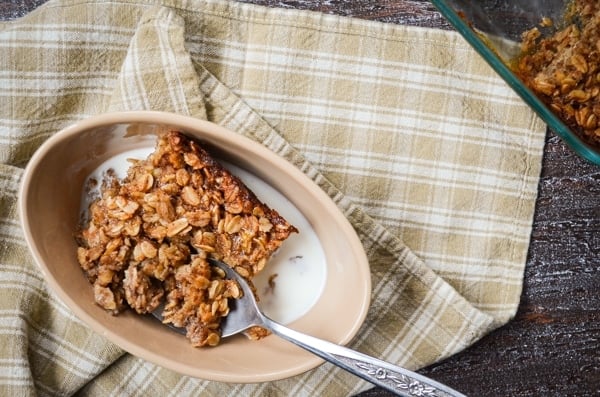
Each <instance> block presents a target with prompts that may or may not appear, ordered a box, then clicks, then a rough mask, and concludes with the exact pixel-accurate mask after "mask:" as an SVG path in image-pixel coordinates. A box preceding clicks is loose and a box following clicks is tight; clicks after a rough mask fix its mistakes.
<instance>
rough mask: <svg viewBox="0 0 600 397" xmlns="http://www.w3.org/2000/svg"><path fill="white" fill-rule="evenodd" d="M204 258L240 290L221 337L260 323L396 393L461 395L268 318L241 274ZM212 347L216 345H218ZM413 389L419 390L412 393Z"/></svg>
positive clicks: (408, 395) (273, 331)
mask: <svg viewBox="0 0 600 397" xmlns="http://www.w3.org/2000/svg"><path fill="white" fill-rule="evenodd" d="M208 261H209V262H210V263H211V265H213V266H217V267H219V268H220V269H222V270H223V271H224V272H225V274H226V277H227V278H229V279H231V280H235V281H236V282H237V284H238V285H239V287H240V288H241V290H242V291H243V296H242V297H241V298H239V299H230V311H229V314H228V315H227V316H226V317H224V318H223V321H222V323H221V331H222V334H221V337H222V338H225V337H228V336H232V335H235V334H238V333H240V332H244V331H245V330H247V329H248V328H250V327H254V326H260V327H263V328H266V329H268V330H269V331H271V332H272V333H273V334H275V335H277V336H279V337H281V338H283V339H285V340H287V341H289V342H292V343H294V344H296V345H297V346H300V347H302V348H303V349H306V350H308V351H309V352H311V353H314V354H316V355H318V356H319V357H321V358H323V359H325V360H327V361H329V362H331V363H332V364H335V365H337V366H338V367H340V368H343V369H345V370H346V371H349V372H351V373H353V374H354V375H357V376H359V377H361V378H363V379H365V380H367V381H369V382H371V383H373V384H374V385H377V386H379V387H382V388H384V389H386V390H388V391H391V392H393V393H395V394H397V395H400V396H407V397H410V396H415V395H421V396H454V397H458V396H464V395H463V394H461V393H459V392H457V391H455V390H453V389H451V388H450V387H448V386H445V385H443V384H441V383H439V382H436V381H434V380H432V379H429V378H427V377H425V376H422V375H420V374H417V373H415V372H412V371H410V370H407V369H405V368H402V367H398V366H396V365H394V364H391V363H388V362H385V361H382V360H379V359H377V358H374V357H370V356H368V355H366V354H363V353H360V352H357V351H355V350H352V349H350V348H347V347H344V346H340V345H338V344H335V343H331V342H328V341H325V340H322V339H319V338H315V337H313V336H310V335H306V334H303V333H301V332H298V331H295V330H293V329H290V328H288V327H286V326H284V325H282V324H280V323H278V322H276V321H274V320H272V319H270V318H269V317H267V316H266V315H265V314H264V313H262V311H261V310H260V308H259V307H258V304H257V302H256V299H255V298H254V294H253V293H252V290H251V288H250V286H249V284H248V283H247V282H246V280H245V279H244V278H243V277H242V276H240V275H239V274H238V273H237V272H236V271H235V270H233V269H232V268H231V267H230V266H229V265H227V264H226V263H223V262H221V261H218V260H216V259H212V258H209V259H208ZM155 315H156V313H155ZM257 343H259V342H257ZM216 348H217V349H218V347H216ZM415 391H419V393H421V394H415Z"/></svg>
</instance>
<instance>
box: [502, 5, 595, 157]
mask: <svg viewBox="0 0 600 397" xmlns="http://www.w3.org/2000/svg"><path fill="white" fill-rule="evenodd" d="M564 19H565V20H564V21H559V22H558V23H556V26H557V29H556V31H555V32H554V33H553V34H552V35H549V36H548V37H543V36H542V33H541V31H540V30H539V29H538V28H533V29H531V30H528V31H527V32H524V34H523V42H522V46H521V50H522V55H521V56H520V58H519V59H518V61H517V62H516V64H515V65H514V67H513V70H514V71H515V73H516V75H517V76H519V78H521V80H523V82H524V83H525V85H527V86H528V87H529V88H530V89H531V90H533V91H534V92H535V94H536V95H537V96H538V97H539V98H540V99H541V100H542V101H543V102H544V103H546V104H547V105H548V106H549V107H550V109H551V110H552V111H553V112H554V113H555V114H556V115H557V116H558V117H560V118H561V119H562V120H563V121H564V123H565V124H566V125H568V126H569V128H571V129H572V130H573V132H575V133H576V134H577V135H578V136H579V137H580V138H581V139H582V140H584V141H585V142H587V143H588V144H590V145H592V146H595V147H596V148H600V2H599V1H598V0H573V1H572V2H570V3H569V9H568V10H567V13H566V15H565V18H564ZM541 25H542V26H545V27H547V26H548V25H550V26H552V25H554V22H552V21H549V20H547V19H546V20H543V21H542V23H541Z"/></svg>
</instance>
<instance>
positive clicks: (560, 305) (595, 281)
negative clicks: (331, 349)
mask: <svg viewBox="0 0 600 397" xmlns="http://www.w3.org/2000/svg"><path fill="white" fill-rule="evenodd" d="M44 1H45V0H10V1H1V0H0V19H4V20H7V19H14V18H17V17H19V16H22V15H25V14H26V13H27V12H29V11H31V10H33V9H34V8H36V7H38V6H39V5H40V4H42V3H44ZM246 2H249V3H255V4H262V5H266V6H272V7H285V8H295V9H310V10H315V11H321V12H325V13H331V14H339V15H345V16H351V17H356V18H364V19H371V20H378V21H382V22H387V23H398V24H409V25H418V26H428V27H436V28H441V29H452V28H451V27H450V25H449V24H448V23H447V22H446V21H445V20H444V18H443V17H442V16H441V15H440V14H439V13H438V12H437V10H436V9H435V8H434V7H433V6H432V5H431V4H430V3H429V2H428V1H426V0H397V1H394V0H329V1H324V0H297V1H293V0H250V1H246ZM420 372H421V373H423V374H425V375H427V376H430V377H432V378H434V379H436V380H439V381H441V382H443V383H446V384H448V385H449V386H452V387H454V388H456V389H457V390H460V391H462V392H463V393H465V394H467V395H469V396H561V397H562V396H594V395H595V396H600V167H599V166H596V165H593V164H590V163H588V162H586V161H585V160H582V159H581V158H579V157H577V156H576V155H575V154H574V153H573V152H572V151H571V150H570V149H569V148H567V147H566V146H565V144H564V143H563V142H562V141H561V140H560V139H559V138H557V137H556V136H555V135H554V134H553V133H552V132H551V131H549V132H548V134H547V138H546V147H545V149H544V160H543V171H542V178H541V180H540V184H539V196H538V200H537V205H536V212H535V219H534V226H533V233H532V238H531V246H530V248H529V254H528V259H527V266H526V269H525V283H524V289H523V295H522V298H521V304H520V308H519V311H518V313H517V315H516V318H515V319H514V320H513V321H511V322H510V323H509V324H507V325H506V326H504V327H502V328H500V329H498V330H496V331H494V332H492V333H491V334H490V335H488V336H486V337H485V338H483V339H482V340H481V341H479V342H478V343H476V344H475V345H474V346H472V347H471V348H469V349H467V350H465V351H463V352H461V353H459V354H457V355H455V356H453V357H451V358H449V359H447V360H445V361H443V362H441V363H438V364H436V365H432V366H430V367H428V368H425V369H423V370H421V371H420ZM361 396H362V397H384V396H389V393H387V392H385V391H382V390H380V389H372V390H370V391H367V392H365V393H363V394H362V395H361Z"/></svg>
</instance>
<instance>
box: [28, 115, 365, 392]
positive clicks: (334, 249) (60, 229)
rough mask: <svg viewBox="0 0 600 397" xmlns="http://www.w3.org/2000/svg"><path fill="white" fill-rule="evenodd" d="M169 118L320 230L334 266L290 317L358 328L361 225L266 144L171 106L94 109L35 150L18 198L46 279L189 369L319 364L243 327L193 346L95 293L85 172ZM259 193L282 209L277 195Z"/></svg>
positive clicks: (128, 343) (122, 341)
mask: <svg viewBox="0 0 600 397" xmlns="http://www.w3.org/2000/svg"><path fill="white" fill-rule="evenodd" d="M169 128H173V129H177V130H179V131H181V132H183V133H185V134H186V135H188V136H191V137H194V138H196V139H198V140H199V141H202V142H204V143H206V144H208V145H209V146H210V147H211V148H212V150H214V152H213V153H216V154H217V157H219V158H222V159H224V160H226V161H227V162H229V163H231V164H233V165H235V166H237V167H240V168H242V169H244V170H246V171H248V172H249V173H251V174H253V175H254V176H256V177H257V178H259V179H260V180H262V181H264V182H265V183H266V184H267V185H269V186H270V187H272V188H274V189H275V190H276V191H277V192H279V193H280V194H281V195H283V196H284V197H285V198H287V199H288V200H289V201H290V202H291V203H292V204H293V205H294V206H295V207H296V208H297V210H298V211H299V212H300V213H301V214H302V215H303V216H304V217H305V219H306V220H307V221H308V223H309V224H310V226H311V227H312V229H313V230H314V233H315V234H316V236H317V238H318V242H319V243H320V245H321V248H322V252H323V255H324V261H323V263H324V266H325V267H326V269H325V274H326V276H325V279H324V284H323V288H322V291H321V292H320V295H319V296H318V298H317V300H316V303H315V304H313V305H312V306H311V307H310V308H309V309H308V311H306V312H305V313H304V314H303V315H301V316H300V317H299V318H297V319H296V320H293V321H292V322H291V323H290V324H288V325H289V326H290V327H291V328H294V329H296V330H298V331H301V332H304V333H307V334H310V335H314V336H316V337H319V338H322V339H326V340H329V341H332V342H335V343H339V344H346V343H348V342H349V341H350V340H351V339H352V338H353V336H354V335H355V334H356V333H357V332H358V329H359V327H360V326H361V324H362V323H363V321H364V319H365V316H366V313H367V310H368V307H369V303H370V293H371V280H370V271H369V265H368V261H367V258H366V255H365V253H364V250H363V247H362V245H361V243H360V241H359V239H358V237H357V235H356V233H355V232H354V229H353V228H352V226H351V225H350V224H349V222H348V221H347V220H346V218H345V217H344V216H343V214H342V213H341V212H340V210H339V209H338V208H337V206H336V205H335V203H333V201H332V200H331V199H330V198H329V197H328V196H327V195H326V194H325V193H324V192H323V191H322V190H321V189H320V188H319V187H318V186H317V185H316V184H315V183H314V182H313V181H311V180H310V179H309V178H308V177H307V176H306V175H305V174H303V173H302V172H301V171H299V170H298V169H297V168H296V167H294V166H293V165H292V164H290V163H289V162H287V161H286V160H284V159H283V158H281V157H279V156H277V155H275V154H274V153H273V152H271V151H270V150H268V149H267V148H265V147H264V146H262V145H260V144H258V143H256V142H254V141H252V140H250V139H248V138H245V137H243V136H241V135H239V134H236V133H234V132H232V131H230V130H227V129H225V128H223V127H221V126H218V125H216V124H213V123H210V122H207V121H203V120H198V119H194V118H191V117H185V116H180V115H176V114H170V113H161V112H146V111H144V112H141V111H140V112H125V113H110V114H103V115H100V116H95V117H92V118H89V119H86V120H84V121H81V122H79V123H76V124H75V125H73V126H71V127H68V128H66V129H64V130H62V131H60V132H59V133H57V134H55V135H53V136H52V137H51V138H49V139H48V140H47V141H46V142H45V143H44V144H43V145H42V146H41V147H40V148H39V149H38V150H37V151H36V152H35V153H34V155H33V157H32V158H31V160H30V162H29V163H28V165H27V167H26V169H25V172H24V175H23V178H22V181H21V187H20V194H19V205H18V208H19V215H20V219H21V223H22V227H23V230H24V234H25V238H26V241H27V243H28V246H29V248H30V251H31V253H32V255H33V258H34V260H35V262H36V263H37V265H38V266H39V268H40V270H41V272H42V273H43V275H44V277H45V280H46V281H47V283H48V285H49V286H50V288H51V289H52V290H53V291H54V292H55V293H56V294H57V295H58V296H59V298H60V299H61V300H62V301H63V302H65V303H66V305H67V306H68V307H69V308H70V309H71V310H72V311H73V312H74V313H75V315H76V316H77V317H79V318H80V319H81V320H82V321H84V322H85V323H86V324H87V325H88V326H89V327H90V328H91V329H92V330H94V331H95V332H97V333H98V334H100V335H102V336H103V337H105V338H106V339H108V340H109V341H111V342H113V343H115V344H116V345H118V346H119V347H121V348H122V349H124V350H125V351H127V352H129V353H131V354H133V355H135V356H138V357H141V358H143V359H145V360H148V361H150V362H153V363H156V364H158V365H160V366H163V367H165V368H168V369H171V370H173V371H176V372H179V373H181V374H184V375H189V376H193V377H197V378H201V379H207V380H215V381H222V382H235V383H254V382H265V381H272V380H278V379H283V378H287V377H290V376H293V375H297V374H300V373H302V372H305V371H307V370H309V369H312V368H314V367H316V366H318V365H319V364H320V363H322V362H323V361H322V360H321V359H320V358H318V357H316V356H314V355H312V354H311V353H308V352H306V351H304V350H302V349H301V348H299V347H296V346H294V345H292V344H290V343H288V342H285V341H283V340H282V339H280V338H278V337H276V336H268V337H266V338H264V339H263V340H260V341H250V340H248V339H246V338H245V337H244V336H241V335H239V336H235V337H231V338H226V339H224V340H223V341H222V342H221V344H220V345H218V346H217V347H214V348H193V347H192V346H191V345H190V344H189V342H188V340H187V339H186V338H185V337H184V336H182V335H180V334H178V333H176V332H174V331H172V330H170V329H169V328H168V327H166V326H164V325H162V324H161V323H159V322H158V321H156V320H155V319H153V318H152V317H150V316H141V315H137V314H134V313H133V312H131V311H125V312H123V313H121V314H119V315H118V316H113V315H111V314H109V313H107V312H106V311H104V310H103V309H101V308H100V307H99V306H97V305H96V304H95V303H94V299H93V291H92V288H91V285H90V284H89V282H88V281H87V279H86V278H85V276H84V274H83V272H82V270H81V268H80V267H79V264H78V262H77V258H76V247H77V245H76V241H75V239H74V235H75V233H76V231H77V229H78V228H79V226H80V208H81V205H82V204H81V202H82V192H83V190H84V184H85V180H86V178H87V177H88V176H89V175H90V174H91V173H92V172H93V171H94V170H95V169H96V168H97V167H98V166H99V165H100V164H102V163H104V162H105V161H107V160H108V159H111V158H113V157H115V156H118V155H119V154H122V153H124V152H126V151H129V150H135V149H140V148H148V147H154V145H155V141H156V135H157V134H159V133H161V132H162V131H164V130H165V129H169ZM259 198H261V197H260V196H259ZM261 199H262V200H263V201H265V202H266V203H267V205H269V206H271V207H273V208H275V209H278V208H277V204H278V203H276V202H269V200H268V198H261ZM300 233H302V231H300ZM286 243H287V242H286ZM286 243H284V246H285V244H286ZM309 248H310V247H306V249H309ZM332 319H335V321H332Z"/></svg>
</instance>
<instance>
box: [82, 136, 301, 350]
mask: <svg viewBox="0 0 600 397" xmlns="http://www.w3.org/2000/svg"><path fill="white" fill-rule="evenodd" d="M130 161H131V166H130V168H129V169H128V171H127V176H126V177H125V178H124V179H123V180H118V179H117V178H107V179H105V180H104V181H102V187H101V190H100V191H101V195H100V197H99V198H98V199H97V200H95V201H94V202H93V203H92V204H91V205H90V208H89V214H88V215H89V216H88V218H89V221H88V223H87V224H85V225H84V226H83V228H82V230H81V231H80V232H79V233H78V236H77V240H78V246H79V247H78V251H77V257H78V261H79V264H80V265H81V267H82V269H83V270H84V272H85V274H86V276H87V278H88V280H89V281H90V283H91V284H92V286H93V289H94V298H95V301H96V303H97V304H98V305H99V306H101V307H102V308H104V309H105V310H107V311H109V312H111V313H113V314H118V313H120V312H121V311H123V310H125V309H127V308H131V309H133V310H135V311H136V312H137V313H140V314H146V313H150V312H152V311H153V310H155V309H156V308H157V307H159V305H160V304H161V303H164V310H163V313H162V315H163V318H164V320H163V321H164V322H165V323H167V324H172V325H173V326H176V327H182V328H185V329H186V334H187V337H188V339H189V340H190V342H191V344H192V345H193V346H196V347H200V346H207V345H208V346H215V345H217V344H218V343H219V341H220V321H221V318H222V317H224V316H226V315H227V313H228V312H229V303H228V299H230V298H233V299H235V298H239V297H240V296H241V290H240V289H239V288H238V286H237V284H236V283H235V282H234V281H232V280H226V279H225V278H224V272H223V271H222V270H221V269H218V268H215V267H212V266H210V265H209V263H208V261H207V260H206V259H207V258H208V257H213V258H215V259H219V260H222V261H223V262H225V263H227V264H228V265H230V266H231V267H233V268H234V269H235V270H236V271H237V272H238V273H239V274H240V275H242V276H243V277H244V278H246V279H247V280H248V281H250V285H252V282H251V280H252V278H253V277H254V275H255V274H257V273H258V272H260V271H261V270H262V269H263V268H264V267H265V265H266V263H267V261H268V260H269V258H270V256H271V255H272V254H273V253H274V252H275V251H276V250H277V248H278V247H279V246H280V245H281V244H282V243H283V241H285V240H286V239H287V238H288V237H289V236H290V234H291V233H295V232H298V230H297V229H296V228H295V227H294V226H292V225H290V224H289V223H288V222H287V221H286V220H285V219H284V218H283V217H282V216H280V215H279V214H278V212H277V211H276V210H274V209H271V208H269V207H268V206H267V205H265V204H264V203H262V202H261V201H260V200H259V199H258V198H257V197H256V195H255V194H254V193H253V192H252V191H250V190H249V189H248V188H247V187H246V186H245V185H244V184H243V182H242V181H241V180H240V179H238V178H237V177H236V176H234V175H232V174H231V173H230V172H229V171H228V170H227V169H225V168H224V167H223V166H222V165H221V164H220V163H218V162H217V161H216V160H215V159H214V158H213V157H212V156H211V154H209V152H208V151H207V150H206V149H205V148H204V147H203V146H201V145H200V143H198V142H196V141H194V140H193V139H190V138H188V137H186V136H185V135H183V134H182V133H180V132H177V131H169V132H167V133H165V134H163V135H161V136H159V137H158V142H157V145H156V148H155V151H154V152H153V153H152V154H150V155H149V156H148V158H147V159H144V160H130ZM264 335H266V331H264V330H263V329H259V328H253V329H251V330H249V332H248V336H249V337H250V338H252V339H258V338H260V337H262V336H264Z"/></svg>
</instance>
